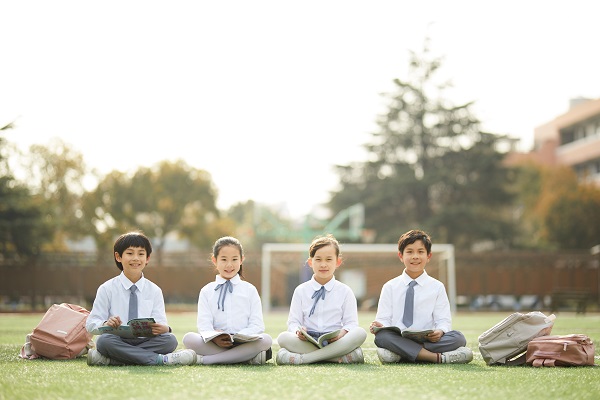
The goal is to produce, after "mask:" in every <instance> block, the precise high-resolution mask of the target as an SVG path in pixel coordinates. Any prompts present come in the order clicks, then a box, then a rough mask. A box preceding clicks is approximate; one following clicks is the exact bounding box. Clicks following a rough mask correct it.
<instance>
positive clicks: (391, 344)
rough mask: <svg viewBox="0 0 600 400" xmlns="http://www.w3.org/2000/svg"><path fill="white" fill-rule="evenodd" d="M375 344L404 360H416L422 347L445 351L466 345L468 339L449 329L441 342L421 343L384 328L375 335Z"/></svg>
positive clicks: (434, 350) (436, 351)
mask: <svg viewBox="0 0 600 400" xmlns="http://www.w3.org/2000/svg"><path fill="white" fill-rule="evenodd" d="M375 345H376V346H377V347H382V348H384V349H388V350H390V351H393V352H394V353H396V354H399V355H400V357H402V360H404V361H411V362H415V361H416V359H417V355H418V354H419V352H420V351H421V349H422V348H425V349H426V350H429V351H431V352H432V353H444V352H447V351H452V350H456V349H458V348H459V347H463V346H466V345H467V339H465V336H464V335H463V334H462V333H461V332H459V331H448V332H446V333H444V335H443V336H442V338H441V339H440V341H439V342H435V343H432V342H425V343H423V344H421V343H417V342H413V341H412V340H410V339H406V338H404V337H402V336H401V335H400V334H399V333H396V332H391V331H385V330H384V331H380V332H379V333H377V335H375Z"/></svg>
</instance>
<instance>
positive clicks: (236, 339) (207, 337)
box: [200, 331, 260, 343]
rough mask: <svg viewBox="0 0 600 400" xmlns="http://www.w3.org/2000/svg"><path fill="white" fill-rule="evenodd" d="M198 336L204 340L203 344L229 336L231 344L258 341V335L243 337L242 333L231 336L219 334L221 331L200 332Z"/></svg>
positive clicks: (224, 333) (229, 334)
mask: <svg viewBox="0 0 600 400" xmlns="http://www.w3.org/2000/svg"><path fill="white" fill-rule="evenodd" d="M200 334H201V335H202V339H204V343H208V342H210V341H211V340H213V339H214V338H216V337H218V336H221V335H227V336H229V338H230V340H231V342H232V343H247V342H253V341H255V340H258V339H260V334H254V335H245V334H243V333H233V334H231V333H227V332H221V331H202V332H200Z"/></svg>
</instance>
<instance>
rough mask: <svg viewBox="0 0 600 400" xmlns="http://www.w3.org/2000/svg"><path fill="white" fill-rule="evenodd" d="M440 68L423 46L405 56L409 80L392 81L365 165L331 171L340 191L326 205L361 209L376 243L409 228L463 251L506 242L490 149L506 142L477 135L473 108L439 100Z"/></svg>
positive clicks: (497, 163)
mask: <svg viewBox="0 0 600 400" xmlns="http://www.w3.org/2000/svg"><path fill="white" fill-rule="evenodd" d="M440 66H441V58H439V57H438V58H436V57H431V56H430V52H429V47H428V42H427V41H425V45H424V48H423V51H422V54H416V53H413V52H411V58H410V64H409V80H408V81H402V80H400V79H395V80H394V81H393V82H394V91H393V93H390V94H387V95H385V96H386V98H387V101H388V106H387V112H386V113H384V114H382V115H380V116H379V117H378V119H377V125H378V127H379V128H378V130H377V131H375V132H373V133H372V140H371V142H370V143H367V144H366V145H365V148H366V149H367V151H368V153H369V161H367V162H364V163H352V164H350V165H345V166H338V173H339V175H340V190H339V191H336V192H334V193H333V194H332V197H331V200H330V203H329V206H330V208H331V209H332V210H333V211H335V212H339V211H340V210H342V209H344V208H346V207H348V206H350V205H352V204H354V203H357V202H361V203H363V204H364V206H365V227H366V228H368V229H373V230H375V231H376V232H377V240H378V241H380V242H384V241H385V242H387V241H392V242H393V241H396V240H397V239H398V236H399V235H400V234H401V233H402V232H403V231H405V230H408V229H412V228H422V229H426V230H428V231H429V232H430V233H431V234H432V235H433V236H434V237H435V239H436V241H437V242H438V243H442V242H443V243H454V244H456V245H459V246H464V247H466V246H468V245H470V244H473V243H476V242H482V241H494V242H497V241H501V240H506V239H507V238H509V237H510V232H511V226H510V221H508V220H507V218H506V215H505V213H506V206H507V205H508V204H510V200H511V195H510V193H509V192H508V191H507V190H506V188H505V185H506V183H507V182H508V174H507V171H506V170H505V169H504V168H503V167H502V165H501V161H502V158H503V156H504V155H503V154H502V153H500V152H499V151H498V150H497V149H498V148H499V147H500V144H501V143H502V141H503V140H505V138H504V137H502V136H500V135H494V134H491V133H487V132H483V131H482V130H481V129H480V124H479V121H478V120H477V119H476V118H475V117H474V116H473V115H472V113H471V111H470V107H471V105H472V103H466V104H462V105H459V106H455V105H453V104H451V103H450V102H449V101H448V100H446V99H445V98H444V97H443V92H444V90H445V89H447V88H448V87H449V86H450V85H449V83H436V82H435V81H434V77H435V74H436V73H437V72H438V69H439V68H440Z"/></svg>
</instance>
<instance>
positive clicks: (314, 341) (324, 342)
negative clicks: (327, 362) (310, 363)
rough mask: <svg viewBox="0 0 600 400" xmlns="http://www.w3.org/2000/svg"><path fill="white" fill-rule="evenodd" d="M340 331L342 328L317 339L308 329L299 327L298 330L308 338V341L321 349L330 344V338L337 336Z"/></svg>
mask: <svg viewBox="0 0 600 400" xmlns="http://www.w3.org/2000/svg"><path fill="white" fill-rule="evenodd" d="M340 331H341V329H338V330H337V331H333V332H329V333H324V334H323V335H321V336H319V337H318V338H317V339H315V338H314V337H312V336H311V335H310V334H309V333H308V332H307V331H305V330H304V329H302V328H301V327H298V332H300V333H301V334H302V335H303V336H304V337H305V338H306V340H307V341H309V342H311V343H312V344H314V345H315V346H317V347H318V348H320V349H322V348H323V347H325V346H327V345H328V344H329V339H331V338H334V337H337V336H338V335H339V334H340Z"/></svg>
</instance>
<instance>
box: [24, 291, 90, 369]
mask: <svg viewBox="0 0 600 400" xmlns="http://www.w3.org/2000/svg"><path fill="white" fill-rule="evenodd" d="M89 314H90V312H89V311H88V310H86V309H85V308H83V307H81V306H78V305H75V304H68V303H62V304H54V305H52V306H51V307H50V308H49V309H48V311H46V314H45V315H44V317H43V318H42V320H41V321H40V323H39V324H38V325H37V326H36V327H35V329H34V330H33V332H32V333H31V334H29V335H27V342H26V343H25V345H24V346H23V348H22V349H21V357H22V358H28V359H33V358H38V357H45V358H50V359H53V360H67V359H71V358H76V357H78V356H80V355H83V354H86V353H87V349H88V348H90V347H93V343H94V342H93V341H92V335H90V334H89V333H88V332H87V330H86V329H85V322H86V320H87V317H88V315H89Z"/></svg>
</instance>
